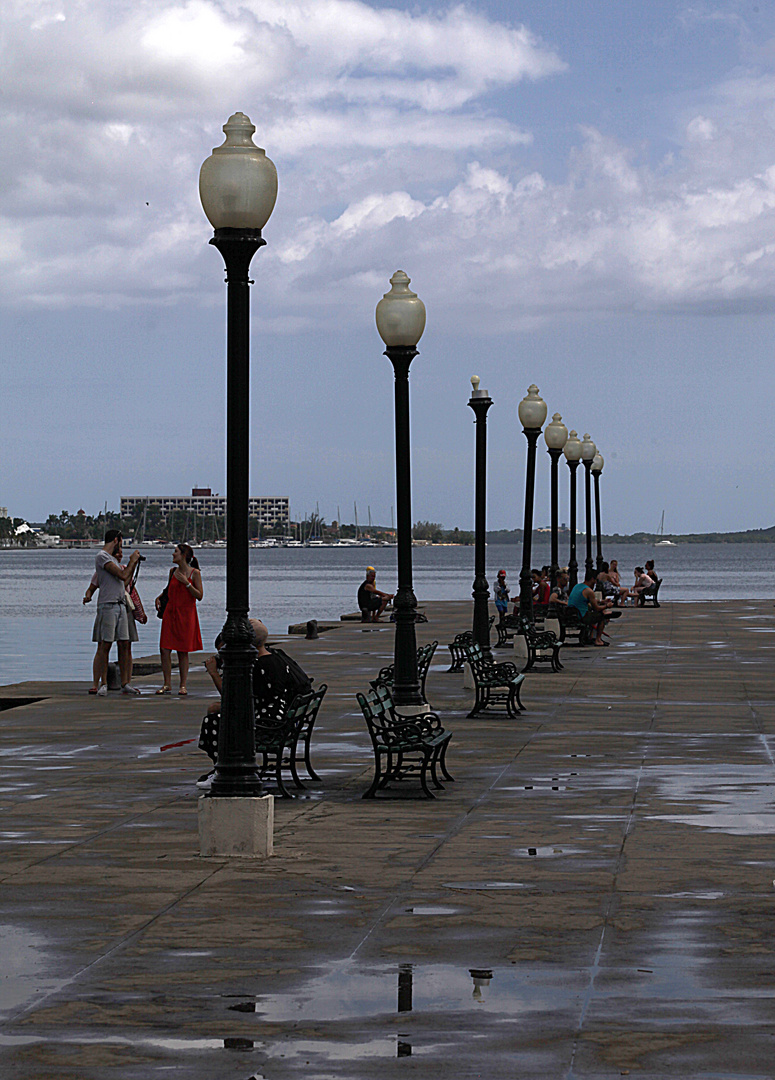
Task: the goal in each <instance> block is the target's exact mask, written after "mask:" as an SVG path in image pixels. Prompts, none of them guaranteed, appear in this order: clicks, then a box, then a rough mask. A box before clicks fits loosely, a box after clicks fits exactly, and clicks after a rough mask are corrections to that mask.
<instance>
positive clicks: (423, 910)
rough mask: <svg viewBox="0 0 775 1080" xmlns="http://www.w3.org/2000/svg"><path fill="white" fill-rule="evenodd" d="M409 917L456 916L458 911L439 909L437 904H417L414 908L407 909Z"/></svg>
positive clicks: (451, 908) (448, 908)
mask: <svg viewBox="0 0 775 1080" xmlns="http://www.w3.org/2000/svg"><path fill="white" fill-rule="evenodd" d="M406 910H407V913H408V914H409V915H457V914H458V909H457V908H453V907H441V905H439V904H436V905H434V904H418V905H417V906H416V907H408V908H407V909H406Z"/></svg>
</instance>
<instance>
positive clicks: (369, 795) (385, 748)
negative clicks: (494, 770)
mask: <svg viewBox="0 0 775 1080" xmlns="http://www.w3.org/2000/svg"><path fill="white" fill-rule="evenodd" d="M355 696H356V698H357V701H358V704H359V705H360V707H361V711H362V713H363V718H364V720H365V721H366V727H367V728H368V731H369V736H370V738H371V745H372V747H373V749H374V779H373V780H372V782H371V786H370V787H369V789H368V791H365V792H364V793H363V796H362V797H363V798H364V799H373V798H374V796H375V795H376V793H377V791H378V789H380V788H385V787H387V785H388V784H389V783H390V782H391V781H399V780H404V779H405V778H406V777H408V776H419V778H420V786H421V787H422V790H423V792H424V794H425V795H426V797H427V798H429V799H434V798H435V795H434V794H433V792H432V791H431V790H430V788H429V787H428V773H429V772H430V777H431V781H432V783H433V786H434V787H435V788H436V789H437V790H440V789H443V787H444V785H443V784H442V783H441V781H440V780H439V777H438V771H437V770H440V771H441V773H442V775H443V776H444V777H445V779H447V780H452V779H453V777H452V776H451V775H450V774H449V772H448V771H447V765H446V756H447V747H448V745H449V740H450V739H451V738H452V732H451V731H445V730H444V728H443V727H442V724H441V720H440V719H439V718H438V716H437V715H436V714H435V713H431V712H429V713H422V714H420V715H417V716H409V715H402V714H401V713H399V712H397V711H396V707H395V705H394V704H393V697H392V694H391V693H390V690H389V688H388V687H386V686H384V685H382V686H377V687H374V688H372V689H371V690H369V692H368V694H367V695H366V696H364V695H363V694H356V695H355Z"/></svg>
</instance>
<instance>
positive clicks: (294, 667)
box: [267, 645, 312, 701]
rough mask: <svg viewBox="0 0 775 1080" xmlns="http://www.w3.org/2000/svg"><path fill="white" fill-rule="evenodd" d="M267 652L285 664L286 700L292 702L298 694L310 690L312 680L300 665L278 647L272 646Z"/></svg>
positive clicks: (306, 692)
mask: <svg viewBox="0 0 775 1080" xmlns="http://www.w3.org/2000/svg"><path fill="white" fill-rule="evenodd" d="M267 647H268V646H267ZM269 651H270V652H271V653H272V655H273V656H277V657H279V659H280V660H282V662H283V663H284V664H285V673H286V676H287V679H288V690H289V698H288V700H289V701H290V700H292V699H293V698H295V697H296V696H297V695H298V694H308V693H309V692H310V690H311V689H312V679H311V678H310V677H309V675H308V674H307V673H306V671H305V670H304V668H303V667H302V666H301V665H300V664H297V663H296V661H295V660H294V659H293V657H292V656H289V655H288V653H287V652H285V650H284V649H281V648H280V647H279V646H278V645H273V646H272V647H271V649H269Z"/></svg>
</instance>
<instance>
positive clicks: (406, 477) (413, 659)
mask: <svg viewBox="0 0 775 1080" xmlns="http://www.w3.org/2000/svg"><path fill="white" fill-rule="evenodd" d="M385 355H386V356H387V358H388V360H390V362H391V364H392V365H393V371H394V373H395V423H396V555H397V561H398V589H397V591H396V596H395V600H394V601H393V609H394V611H395V617H396V638H395V653H394V659H395V681H394V684H393V700H394V701H395V703H396V705H421V704H422V695H421V693H420V678H419V675H418V673H417V639H416V635H415V630H414V621H415V612H416V609H417V598H416V597H415V595H414V588H413V586H412V493H411V482H412V481H411V455H410V441H409V365H410V364H411V363H412V360H414V358H415V356H417V349H414V348H400V347H388V348H387V349H385Z"/></svg>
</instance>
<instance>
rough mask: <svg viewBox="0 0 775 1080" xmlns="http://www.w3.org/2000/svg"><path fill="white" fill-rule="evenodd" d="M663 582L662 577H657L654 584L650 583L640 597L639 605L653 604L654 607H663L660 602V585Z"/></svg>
mask: <svg viewBox="0 0 775 1080" xmlns="http://www.w3.org/2000/svg"><path fill="white" fill-rule="evenodd" d="M661 584H662V578H657V580H656V581H655V582H654V584H653V585H650V586H649V587H648V588H647V589H644V590H643V592H642V593H641V594H640V596H639V597H638V605H639V607H645V606H646V604H651V606H652V607H661V606H662V605H661V604H660V602H659V586H660V585H661Z"/></svg>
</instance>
